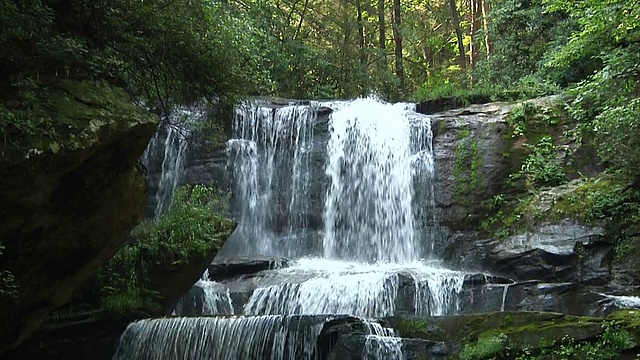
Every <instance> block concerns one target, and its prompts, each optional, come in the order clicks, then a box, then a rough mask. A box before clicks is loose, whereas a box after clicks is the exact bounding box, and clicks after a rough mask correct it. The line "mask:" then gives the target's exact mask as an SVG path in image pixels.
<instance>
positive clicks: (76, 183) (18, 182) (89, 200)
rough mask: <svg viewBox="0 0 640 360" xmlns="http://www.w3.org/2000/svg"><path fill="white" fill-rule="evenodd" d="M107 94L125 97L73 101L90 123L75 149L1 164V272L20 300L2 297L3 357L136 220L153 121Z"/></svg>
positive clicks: (142, 201)
mask: <svg viewBox="0 0 640 360" xmlns="http://www.w3.org/2000/svg"><path fill="white" fill-rule="evenodd" d="M110 91H112V92H113V93H114V94H117V95H118V96H114V99H120V98H122V99H127V100H126V101H124V100H123V102H121V103H120V102H117V101H115V100H113V101H112V100H111V99H102V100H104V101H107V102H109V103H108V104H107V105H105V106H106V107H105V106H99V105H98V104H94V103H92V102H90V101H83V102H78V103H77V104H76V105H75V106H77V109H75V110H74V113H75V114H76V115H77V116H78V118H76V119H75V120H77V121H78V122H80V123H82V122H86V124H87V128H86V130H85V131H84V133H83V135H81V136H80V137H79V138H80V139H82V143H81V145H80V146H81V147H80V148H77V149H76V150H58V151H56V152H53V151H45V152H43V153H41V154H39V155H36V156H30V157H28V158H27V157H12V158H10V157H2V159H1V160H0V178H2V183H3V186H2V188H0V199H2V200H1V201H0V202H1V203H2V207H1V208H0V239H1V240H2V243H3V244H4V245H5V246H6V248H5V250H4V254H3V255H2V268H3V269H6V270H9V271H11V272H12V273H13V275H15V278H16V285H17V286H18V288H17V295H16V297H8V296H2V297H1V298H0V323H1V324H3V325H2V327H1V328H0V338H1V339H2V340H1V341H0V353H2V352H3V350H5V349H7V348H12V347H14V346H16V345H17V344H19V343H20V342H21V341H22V340H23V339H24V338H26V337H27V336H29V335H30V334H31V333H32V332H33V331H35V330H36V329H37V327H38V326H39V325H40V323H41V322H42V320H43V319H44V317H45V316H46V315H47V314H48V312H49V311H50V310H52V309H54V308H56V307H58V306H60V305H62V304H65V303H66V302H67V301H69V299H70V298H71V296H72V294H73V292H74V290H75V289H76V288H77V287H78V286H79V285H80V284H82V283H83V282H84V281H85V280H86V279H87V278H88V277H89V276H91V275H92V274H93V273H94V272H95V271H96V270H97V269H98V267H99V266H100V265H101V264H102V263H103V262H105V261H106V260H108V259H109V258H110V257H111V256H112V255H113V254H114V253H115V252H116V251H117V250H118V249H119V248H120V246H121V245H122V244H123V243H124V240H125V237H126V234H127V233H128V232H129V231H130V230H131V229H132V228H133V227H134V226H135V225H136V224H137V223H138V222H139V221H140V220H141V218H142V211H143V209H144V206H145V202H146V198H147V193H146V183H145V179H144V171H143V170H142V169H141V168H140V167H139V166H137V165H136V164H137V162H138V158H139V156H140V154H141V153H142V151H143V150H144V148H145V146H146V144H147V143H148V141H149V138H150V137H151V135H152V134H153V132H154V131H155V129H156V126H157V118H156V117H155V116H153V115H151V114H150V113H148V112H146V111H144V110H142V109H139V108H137V107H135V106H133V105H132V104H131V103H130V101H128V97H126V95H124V92H121V91H120V90H117V89H111V90H110ZM76 95H77V96H78V98H80V99H83V97H84V96H89V95H87V94H76ZM110 101H112V102H110ZM103 105H104V104H103ZM94 107H95V108H94ZM66 111H69V110H68V109H67V110H66ZM98 114H99V115H98Z"/></svg>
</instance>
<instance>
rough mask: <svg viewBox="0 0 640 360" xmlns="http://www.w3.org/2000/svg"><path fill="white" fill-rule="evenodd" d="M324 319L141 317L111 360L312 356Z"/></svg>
mask: <svg viewBox="0 0 640 360" xmlns="http://www.w3.org/2000/svg"><path fill="white" fill-rule="evenodd" d="M314 320H315V321H314ZM324 320H325V319H324V318H322V317H319V318H317V319H302V318H299V317H285V316H280V315H269V316H254V317H220V318H215V317H200V318H166V319H151V320H140V321H137V322H134V323H132V324H130V325H129V326H128V327H127V329H126V330H125V332H124V333H123V334H122V337H121V339H120V346H119V347H118V350H117V351H116V354H115V356H114V357H113V358H114V360H131V359H139V360H142V359H145V360H186V359H189V360H210V359H219V360H237V359H247V360H251V359H291V360H294V359H309V358H311V357H312V356H313V352H314V340H315V339H316V338H317V337H318V335H319V333H320V331H321V330H322V324H323V322H324Z"/></svg>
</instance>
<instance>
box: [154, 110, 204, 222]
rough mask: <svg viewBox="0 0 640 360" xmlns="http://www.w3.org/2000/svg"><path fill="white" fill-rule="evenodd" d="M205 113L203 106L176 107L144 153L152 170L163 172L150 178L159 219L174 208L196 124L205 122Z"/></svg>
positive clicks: (163, 122)
mask: <svg viewBox="0 0 640 360" xmlns="http://www.w3.org/2000/svg"><path fill="white" fill-rule="evenodd" d="M205 115H206V114H205V112H204V110H202V109H195V108H193V109H188V108H177V109H175V110H174V111H173V112H172V113H171V115H170V116H165V117H163V121H162V122H161V123H160V125H159V126H158V131H157V132H156V133H155V135H154V136H153V138H152V139H151V141H150V142H149V145H148V146H147V148H146V149H145V151H144V153H143V155H142V162H143V163H144V165H145V166H146V168H147V170H148V172H149V173H158V174H159V175H158V176H157V181H156V180H154V178H153V177H149V183H150V185H153V188H154V189H155V194H154V199H153V202H154V203H155V206H154V211H153V216H154V217H156V218H157V217H160V215H162V214H163V213H165V212H166V211H168V210H169V209H170V208H171V201H172V199H173V192H174V191H175V189H176V188H177V187H178V184H179V183H180V180H181V179H180V177H181V175H182V173H183V171H184V165H185V161H186V157H187V154H188V149H189V137H190V136H191V133H192V131H193V123H194V122H201V121H202V119H203V118H204V117H205Z"/></svg>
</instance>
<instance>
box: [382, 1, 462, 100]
mask: <svg viewBox="0 0 640 360" xmlns="http://www.w3.org/2000/svg"><path fill="white" fill-rule="evenodd" d="M454 1H455V0H454ZM401 25H402V20H401V17H400V0H393V39H394V42H395V54H396V76H397V77H398V94H397V100H400V99H402V97H403V96H404V67H403V64H402V33H401V30H400V26H401Z"/></svg>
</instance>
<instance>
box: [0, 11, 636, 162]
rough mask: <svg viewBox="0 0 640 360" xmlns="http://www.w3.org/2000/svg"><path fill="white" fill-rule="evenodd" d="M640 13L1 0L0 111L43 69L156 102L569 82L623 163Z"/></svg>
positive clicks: (576, 105) (410, 93)
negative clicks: (0, 94) (0, 96)
mask: <svg viewBox="0 0 640 360" xmlns="http://www.w3.org/2000/svg"><path fill="white" fill-rule="evenodd" d="M639 9H640V4H639V3H638V1H637V0H611V1H606V2H602V1H598V0H585V1H580V2H574V1H567V0H424V1H417V0H375V1H374V0H315V1H310V0H225V1H214V0H180V1H178V0H144V1H142V0H138V1H131V0H112V1H87V0H20V1H18V0H0V21H2V23H3V24H11V26H3V27H2V29H0V86H2V88H3V90H5V91H4V93H5V102H4V105H2V106H3V112H4V113H5V114H6V113H9V112H11V111H14V112H15V111H17V110H18V108H17V106H18V105H16V104H22V106H24V104H25V103H28V96H22V97H20V96H17V98H13V99H9V98H11V95H7V94H11V93H12V91H14V90H16V89H24V88H25V87H26V88H28V87H29V86H32V85H33V83H34V82H35V83H39V82H43V81H48V80H50V79H53V78H72V79H98V80H106V81H108V82H109V83H111V84H112V85H116V86H119V87H123V88H125V89H126V90H127V91H128V92H129V93H130V94H131V95H132V96H133V97H134V98H135V99H138V100H142V101H144V102H145V103H146V104H151V105H153V106H158V105H160V106H165V104H166V103H171V104H180V103H191V102H193V101H194V100H196V99H209V100H213V101H215V102H220V101H227V102H228V103H233V102H234V101H236V100H237V99H239V98H241V97H243V96H247V95H257V94H261V95H272V96H281V97H293V98H353V97H357V96H366V95H369V94H375V95H378V96H380V97H382V98H385V99H390V100H394V101H395V100H414V101H420V100H424V99H425V98H433V97H438V96H446V95H455V94H460V93H464V92H478V93H483V94H486V95H487V96H489V97H490V98H492V99H494V100H499V99H505V98H509V96H505V95H504V94H513V93H515V94H516V95H515V97H520V98H526V97H535V96H542V95H548V94H556V93H560V92H565V93H569V94H571V95H572V98H573V99H574V100H573V103H572V104H571V105H570V111H571V113H572V115H573V116H574V117H575V118H576V119H578V120H581V121H583V122H584V123H585V127H584V128H585V130H588V131H592V132H594V133H593V134H594V135H595V136H594V138H595V139H599V142H600V145H602V153H601V155H602V156H603V157H604V158H605V160H608V161H609V162H610V164H612V165H613V166H617V167H624V168H627V169H630V168H631V166H632V164H631V163H632V162H634V161H633V160H629V159H627V158H626V157H625V159H621V158H620V151H618V146H619V145H622V144H625V145H627V146H629V147H631V148H637V146H635V144H637V140H636V136H634V135H633V134H635V132H636V131H635V130H636V129H637V127H638V124H637V120H635V119H637V118H638V116H637V115H638V112H637V111H638V104H637V103H638V100H637V99H638V96H639V93H640V90H639V85H638V83H639V80H640V65H639V64H640V60H639V59H640V50H639V49H640V46H638V45H639V44H640V10H639ZM14 92H15V91H14ZM511 96H512V97H511V99H512V98H513V95H511ZM14 97H16V96H14ZM7 99H8V100H7ZM0 121H1V122H2V127H3V128H6V127H7V126H11V124H12V119H11V118H10V117H7V116H4V115H3V116H2V117H0ZM18 130H20V129H18ZM623 130H634V132H633V133H632V132H631V131H623ZM605 139H608V140H607V141H605ZM636 158H640V157H636ZM633 166H636V165H635V164H634V165H633ZM636 168H639V167H637V166H636Z"/></svg>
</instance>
